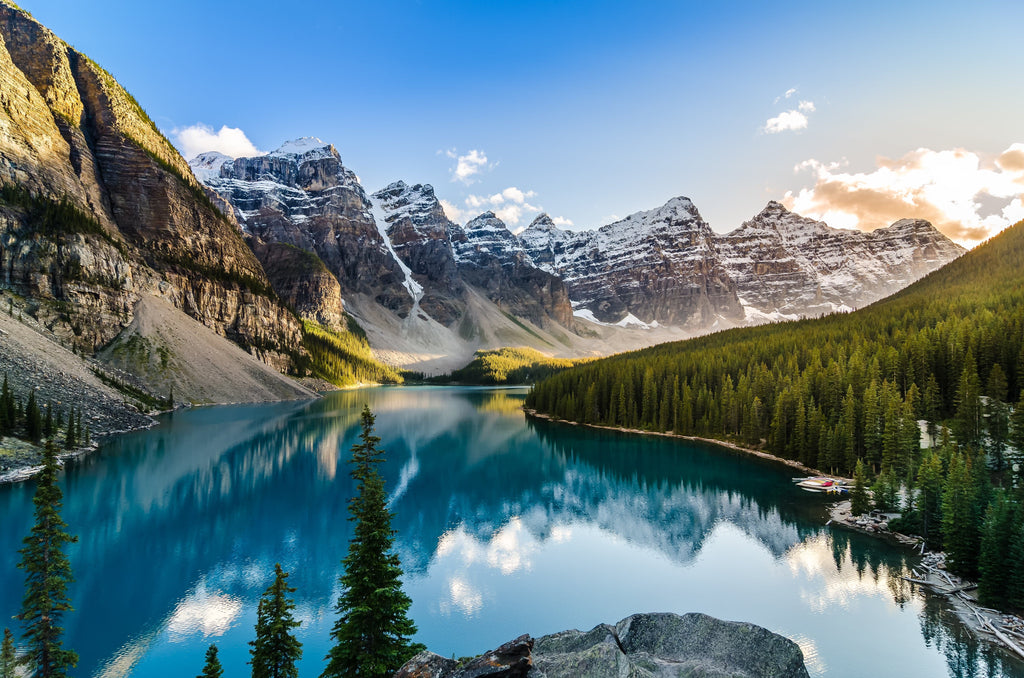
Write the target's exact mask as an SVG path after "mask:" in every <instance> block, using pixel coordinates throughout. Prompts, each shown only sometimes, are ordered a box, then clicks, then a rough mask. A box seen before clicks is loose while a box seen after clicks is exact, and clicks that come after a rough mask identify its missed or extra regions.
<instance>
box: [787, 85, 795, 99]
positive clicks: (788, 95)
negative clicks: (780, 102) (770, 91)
mask: <svg viewBox="0 0 1024 678" xmlns="http://www.w3.org/2000/svg"><path fill="white" fill-rule="evenodd" d="M794 94H796V87H790V88H789V89H787V90H786V98H787V99H788V98H789V97H791V96H793V95H794Z"/></svg>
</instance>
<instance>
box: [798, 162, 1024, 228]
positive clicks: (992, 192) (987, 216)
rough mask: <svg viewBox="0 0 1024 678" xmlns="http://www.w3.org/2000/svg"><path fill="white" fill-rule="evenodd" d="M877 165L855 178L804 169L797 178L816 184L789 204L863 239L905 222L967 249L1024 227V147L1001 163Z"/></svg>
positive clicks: (822, 168)
mask: <svg viewBox="0 0 1024 678" xmlns="http://www.w3.org/2000/svg"><path fill="white" fill-rule="evenodd" d="M876 165H877V166H876V168H875V169H874V170H873V171H870V172H859V173H850V172H843V171H840V169H839V164H838V163H830V164H825V163H821V162H818V161H817V160H807V161H805V162H802V163H800V164H799V165H797V167H796V168H795V169H796V171H798V172H801V171H806V170H810V171H812V172H813V173H814V175H815V184H814V186H813V187H811V188H804V189H801V190H800V191H799V192H797V193H794V192H792V191H789V192H787V193H786V195H785V197H784V198H783V203H785V205H786V206H787V207H788V208H789V209H791V210H793V211H794V212H797V213H799V214H802V215H804V216H808V217H811V218H814V219H820V220H822V221H825V222H827V223H829V224H830V225H832V226H836V227H840V228H859V229H861V230H865V231H870V230H873V229H875V228H878V227H880V226H887V225H889V224H891V223H892V222H894V221H897V220H898V219H903V218H917V219H927V220H928V221H930V222H932V224H933V225H934V226H935V227H936V228H937V229H939V230H940V231H941V232H943V233H944V234H946V235H947V236H949V237H950V238H952V239H953V240H956V241H957V242H959V243H961V244H963V245H966V246H968V247H971V246H973V245H976V244H977V243H979V242H981V241H982V240H985V239H986V238H989V237H991V236H993V235H995V234H996V233H998V232H999V231H1001V230H1003V229H1004V228H1006V227H1007V226H1009V225H1011V224H1013V223H1015V222H1017V221H1020V220H1022V219H1024V202H1022V196H1024V143H1014V144H1012V145H1011V146H1010V147H1009V148H1007V149H1006V150H1005V151H1004V152H1003V153H1002V154H1000V155H999V156H998V157H995V158H991V157H985V156H984V155H982V154H979V153H975V152H973V151H967V150H964V149H959V148H958V149H953V150H947V151H933V150H931V149H927V148H919V149H917V150H916V151H912V152H910V153H907V154H906V155H904V156H903V157H902V158H897V159H890V158H879V159H878V160H877V161H876Z"/></svg>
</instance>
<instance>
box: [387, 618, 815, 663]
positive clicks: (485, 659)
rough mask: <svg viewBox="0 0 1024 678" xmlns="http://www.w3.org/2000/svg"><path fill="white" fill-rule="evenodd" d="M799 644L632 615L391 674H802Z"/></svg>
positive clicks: (719, 625)
mask: <svg viewBox="0 0 1024 678" xmlns="http://www.w3.org/2000/svg"><path fill="white" fill-rule="evenodd" d="M807 675H808V673H807V668H806V666H804V657H803V652H801V651H800V647H799V646H798V645H797V644H796V643H794V642H793V641H791V640H789V639H788V638H784V637H783V636H780V635H778V634H775V633H772V632H771V631H769V630H767V629H765V628H762V627H760V626H755V625H754V624H748V623H744V622H728V621H722V620H720V619H715V618H714V617H709V616H708V615H705V614H696V613H691V614H686V615H681V616H680V615H676V614H664V613H663V614H634V615H631V616H629V617H626V618H625V619H623V620H622V621H620V622H619V623H618V624H616V625H614V626H611V625H609V624H599V625H598V626H595V627H594V628H593V629H591V630H590V631H588V632H586V633H583V632H580V631H575V630H574V631H563V632H562V633H555V634H552V635H550V636H544V637H543V638H538V639H536V640H534V639H533V638H530V637H529V636H520V637H519V638H516V639H515V640H512V641H509V642H508V643H505V644H504V645H502V646H501V647H498V648H495V649H494V650H491V651H490V652H486V653H484V654H482V655H480V656H479V657H476V658H474V659H473V660H471V661H469V662H468V663H466V664H465V665H463V666H460V665H458V664H457V663H456V662H455V661H454V660H451V659H445V658H444V657H440V656H438V655H436V654H433V653H432V652H421V653H420V654H418V655H416V656H415V657H413V658H412V659H411V660H410V661H409V662H408V663H407V664H406V665H405V666H403V667H402V668H401V669H399V671H398V672H397V673H396V674H395V678H476V677H478V676H508V677H509V678H515V677H521V678H576V677H577V676H587V677H588V678H605V677H607V678H617V677H619V676H635V677H637V678H656V677H664V678H675V677H682V676H687V677H690V678H711V677H715V678H718V677H719V676H749V677H750V678H760V677H763V678H769V677H771V678H804V677H805V676H807Z"/></svg>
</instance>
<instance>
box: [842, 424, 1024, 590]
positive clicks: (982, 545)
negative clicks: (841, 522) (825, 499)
mask: <svg viewBox="0 0 1024 678" xmlns="http://www.w3.org/2000/svg"><path fill="white" fill-rule="evenodd" d="M1022 431H1024V429H1022ZM858 466H859V468H858V469H857V470H856V471H855V473H854V478H855V486H854V491H853V497H852V503H853V507H852V510H853V513H854V514H857V515H859V514H860V513H862V512H865V511H867V510H869V509H870V508H872V506H873V507H874V508H877V509H879V510H882V511H887V512H889V511H899V512H900V513H901V515H900V517H899V518H896V519H894V520H892V521H891V522H890V523H889V527H890V528H891V529H893V530H897V531H900V532H909V533H912V534H918V535H921V536H922V537H923V538H924V540H925V543H926V544H927V546H928V548H930V549H933V550H936V551H943V550H944V551H945V552H946V567H947V568H948V569H949V570H950V571H951V572H954V573H956V574H958V575H960V576H962V577H964V578H966V579H968V580H971V581H976V582H978V594H979V599H980V600H981V602H982V603H983V604H985V605H991V606H993V607H999V608H1007V607H1009V608H1013V609H1017V610H1024V487H1018V488H1013V487H1009V488H994V487H993V486H992V482H991V478H992V473H991V472H990V470H989V468H988V463H987V459H986V455H985V453H984V452H980V451H972V449H971V448H969V447H968V448H964V449H960V448H959V447H958V446H957V445H956V444H955V443H953V442H952V439H951V438H950V436H949V435H948V430H947V433H946V434H945V435H944V436H943V441H942V443H941V444H940V445H939V446H938V447H936V448H934V449H928V450H926V451H925V452H924V453H923V454H922V456H921V458H920V461H919V463H918V465H917V471H916V473H914V474H911V475H910V476H909V477H908V478H907V479H906V481H905V482H901V481H900V479H898V478H896V477H895V474H894V473H893V472H892V471H891V470H889V469H887V470H886V471H884V472H882V473H881V474H879V476H878V478H877V479H876V480H875V483H874V485H873V486H872V488H871V489H872V492H871V495H870V496H869V495H868V494H867V493H866V492H863V493H861V492H858V490H859V489H860V488H862V487H864V485H865V484H866V471H865V470H864V468H863V464H859V465H858ZM858 504H859V505H858Z"/></svg>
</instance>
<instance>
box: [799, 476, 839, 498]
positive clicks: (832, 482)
mask: <svg viewBox="0 0 1024 678" xmlns="http://www.w3.org/2000/svg"><path fill="white" fill-rule="evenodd" d="M793 482H794V483H796V486H797V487H799V488H801V489H804V490H807V491H808V492H827V493H829V494H846V493H847V492H849V491H850V486H849V484H848V483H847V481H845V480H842V479H840V478H829V477H828V476H812V477H808V478H793Z"/></svg>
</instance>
